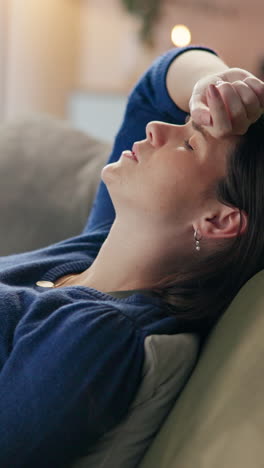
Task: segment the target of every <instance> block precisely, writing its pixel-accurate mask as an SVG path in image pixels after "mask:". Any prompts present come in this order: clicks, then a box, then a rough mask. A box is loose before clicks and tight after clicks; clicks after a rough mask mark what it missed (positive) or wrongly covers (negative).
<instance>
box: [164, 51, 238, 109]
mask: <svg viewBox="0 0 264 468" xmlns="http://www.w3.org/2000/svg"><path fill="white" fill-rule="evenodd" d="M228 69H229V67H228V66H227V65H226V64H225V63H224V62H223V60H222V59H221V58H220V57H218V56H217V55H214V54H212V53H211V52H207V51H205V50H195V49H194V50H193V49H192V50H187V51H185V52H184V53H182V54H181V55H179V56H177V57H176V58H175V60H174V61H173V62H172V63H171V65H170V67H169V69H168V73H167V78H166V85H167V89H168V93H169V95H170V97H171V98H172V100H173V101H174V102H175V104H176V105H177V106H178V107H179V108H180V109H182V110H184V111H185V112H189V100H190V97H191V95H192V91H193V87H194V85H195V84H196V83H197V81H198V80H199V79H201V78H204V77H205V76H207V75H211V74H217V73H222V72H224V71H225V70H228Z"/></svg>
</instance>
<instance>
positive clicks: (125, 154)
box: [122, 150, 138, 162]
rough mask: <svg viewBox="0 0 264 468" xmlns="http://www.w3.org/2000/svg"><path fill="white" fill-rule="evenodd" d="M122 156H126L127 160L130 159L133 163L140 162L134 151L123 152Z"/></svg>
mask: <svg viewBox="0 0 264 468" xmlns="http://www.w3.org/2000/svg"><path fill="white" fill-rule="evenodd" d="M122 155H123V156H125V158H129V159H132V161H136V162H138V159H137V157H136V154H135V153H134V151H133V150H132V151H129V150H125V151H123V152H122Z"/></svg>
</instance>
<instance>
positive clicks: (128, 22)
mask: <svg viewBox="0 0 264 468" xmlns="http://www.w3.org/2000/svg"><path fill="white" fill-rule="evenodd" d="M81 9H82V23H81V38H82V39H81V51H80V54H81V55H80V72H79V85H78V87H79V88H81V89H89V90H96V91H100V90H102V91H106V90H108V91H110V92H117V91H119V92H121V93H127V92H128V90H129V89H130V87H131V86H132V84H133V83H134V82H135V81H136V79H137V78H138V76H139V75H140V74H141V73H142V72H143V70H144V69H145V68H146V67H147V66H148V64H149V63H150V62H151V61H152V60H153V58H154V57H155V56H156V55H158V54H160V53H162V52H164V51H165V50H167V49H169V48H170V47H172V43H171V41H170V31H171V29H172V27H173V26H174V25H175V24H178V23H184V24H186V25H187V26H189V28H190V29H191V31H192V43H195V44H197V43H198V44H204V45H208V46H212V47H214V48H215V49H216V50H218V51H219V53H220V54H221V55H222V56H223V58H224V59H225V60H226V62H227V63H228V64H229V65H231V66H240V67H244V68H246V69H248V70H250V71H252V72H253V73H255V72H256V71H257V62H258V59H259V57H261V56H263V55H264V47H263V36H264V35H263V24H262V23H263V17H264V2H263V1H262V0H251V1H250V2H249V1H248V0H232V1H230V0H163V2H162V15H161V18H160V21H159V23H158V24H157V25H156V28H155V37H156V41H155V47H154V49H153V50H149V49H147V48H146V47H144V46H143V45H142V44H141V43H140V42H139V41H138V39H137V32H138V29H139V22H138V21H137V20H135V19H134V18H133V17H131V16H130V15H128V13H127V12H125V11H124V10H123V9H122V7H121V2H120V0H86V1H84V2H82V4H81Z"/></svg>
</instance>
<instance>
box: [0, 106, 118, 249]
mask: <svg viewBox="0 0 264 468" xmlns="http://www.w3.org/2000/svg"><path fill="white" fill-rule="evenodd" d="M110 149H111V147H110V145H109V144H107V143H102V142H99V141H97V140H96V139H94V138H92V137H91V136H89V135H87V134H86V133H84V132H81V131H79V130H76V129H73V128H72V127H71V126H70V124H69V123H67V122H63V121H60V120H57V119H56V118H53V117H50V116H48V115H29V116H27V117H24V118H19V119H17V120H15V121H12V122H6V123H4V124H2V125H1V126H0V187H1V197H0V219H1V229H0V255H8V254H12V253H18V252H23V251H27V250H33V249H36V248H39V247H42V246H45V245H49V244H51V243H53V242H57V241H60V240H62V239H66V238H67V237H71V236H74V235H77V234H78V233H79V232H81V230H82V229H83V227H84V225H85V222H86V219H87V216H88V214H89V211H90V208H91V205H92V201H93V198H94V195H95V191H96V188H97V185H98V183H99V180H100V173H101V169H102V167H103V166H104V164H105V162H106V160H107V157H108V154H109V152H110Z"/></svg>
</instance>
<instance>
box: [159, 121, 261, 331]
mask: <svg viewBox="0 0 264 468" xmlns="http://www.w3.org/2000/svg"><path fill="white" fill-rule="evenodd" d="M216 196H217V199H218V200H219V201H220V202H221V203H223V204H225V205H228V206H233V207H236V208H238V209H239V210H240V211H242V210H243V211H244V212H245V213H246V214H247V215H248V226H247V229H246V231H245V232H243V234H241V232H239V233H238V235H237V237H236V238H235V239H234V241H232V243H230V241H229V240H228V241H227V243H226V244H227V247H226V248H221V249H219V250H218V251H217V252H216V253H214V254H211V255H210V256H209V257H206V258H203V259H201V260H200V261H199V262H197V265H195V266H194V268H192V269H191V271H181V272H177V273H175V274H174V275H170V276H168V277H167V278H164V279H163V280H162V281H161V282H159V283H158V285H155V288H153V289H152V293H153V294H154V295H156V296H158V297H160V298H161V299H162V301H163V303H164V307H165V309H166V311H167V312H170V313H173V314H176V315H177V316H178V317H179V319H180V318H182V319H184V321H185V322H186V320H187V321H190V322H191V323H193V325H194V328H195V324H196V325H197V326H198V325H199V323H200V325H201V326H205V325H207V326H208V327H209V328H210V326H212V325H213V324H214V323H215V322H216V320H217V319H218V318H219V317H220V315H221V314H222V313H223V312H224V311H225V309H226V308H227V306H228V305H229V304H230V302H231V301H232V299H233V298H234V296H235V295H236V294H237V292H238V291H239V289H240V288H241V287H242V286H243V284H245V283H246V281H248V280H249V278H251V277H252V276H253V275H254V274H256V273H257V272H258V271H260V270H262V269H263V268H264V229H263V226H264V222H263V217H264V115H262V117H260V119H259V120H258V121H257V122H255V123H254V124H252V125H251V126H250V127H249V129H248V131H247V133H246V134H245V135H243V136H242V137H241V139H240V141H239V143H238V145H237V146H236V148H235V150H234V152H233V154H232V155H231V157H230V158H229V160H228V167H227V175H226V176H225V177H224V178H223V179H221V180H220V181H219V182H218V183H217V187H216ZM202 324H203V325H202Z"/></svg>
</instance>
